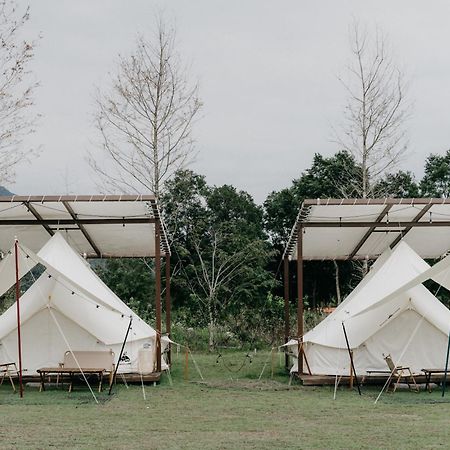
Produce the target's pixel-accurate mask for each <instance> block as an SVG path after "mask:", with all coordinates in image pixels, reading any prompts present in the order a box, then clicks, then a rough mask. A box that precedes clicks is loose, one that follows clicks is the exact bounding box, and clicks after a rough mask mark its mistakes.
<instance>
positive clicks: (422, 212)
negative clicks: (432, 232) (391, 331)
mask: <svg viewBox="0 0 450 450" xmlns="http://www.w3.org/2000/svg"><path fill="white" fill-rule="evenodd" d="M432 206H433V205H432V203H429V204H428V205H425V206H424V207H423V208H422V211H420V213H419V214H417V216H416V217H414V219H413V223H416V222H418V221H419V220H420V219H421V218H422V217H423V216H424V215H425V214H426V213H427V212H428V210H429V209H430V208H431V207H432ZM425 223H428V225H429V226H430V225H433V223H430V222H425ZM412 228H413V226H412V225H411V226H409V227H407V228H405V229H404V230H403V231H402V233H401V234H400V235H399V236H397V237H396V238H395V240H394V242H392V244H391V245H390V247H391V248H394V247H395V246H396V245H397V244H398V243H399V242H400V241H401V240H402V239H403V237H404V236H405V234H407V233H409V232H410V231H411V230H412Z"/></svg>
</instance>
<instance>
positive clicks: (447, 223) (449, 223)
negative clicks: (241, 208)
mask: <svg viewBox="0 0 450 450" xmlns="http://www.w3.org/2000/svg"><path fill="white" fill-rule="evenodd" d="M0 224H1V222H0ZM301 226H302V228H369V227H371V226H374V227H375V228H388V229H391V230H397V229H399V228H415V227H419V228H433V227H450V220H433V222H429V221H426V222H413V221H408V222H397V221H395V222H390V223H386V222H304V223H302V224H301ZM408 231H409V230H408Z"/></svg>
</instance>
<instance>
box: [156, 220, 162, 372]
mask: <svg viewBox="0 0 450 450" xmlns="http://www.w3.org/2000/svg"><path fill="white" fill-rule="evenodd" d="M160 233H161V222H160V220H159V219H156V222H155V311H156V371H157V372H161V247H160V245H161V242H160V241H161V236H160Z"/></svg>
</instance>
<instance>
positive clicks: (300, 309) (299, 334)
mask: <svg viewBox="0 0 450 450" xmlns="http://www.w3.org/2000/svg"><path fill="white" fill-rule="evenodd" d="M297 298H298V300H297V301H298V303H297V339H298V374H299V375H301V374H302V373H303V357H302V355H301V343H302V342H303V228H302V227H301V226H299V227H298V229H297Z"/></svg>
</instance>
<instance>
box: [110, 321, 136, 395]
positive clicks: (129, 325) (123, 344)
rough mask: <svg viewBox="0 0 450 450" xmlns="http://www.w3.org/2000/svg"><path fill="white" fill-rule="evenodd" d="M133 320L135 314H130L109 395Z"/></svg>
mask: <svg viewBox="0 0 450 450" xmlns="http://www.w3.org/2000/svg"><path fill="white" fill-rule="evenodd" d="M132 322H133V316H130V323H129V324H128V328H127V332H126V334H125V339H124V340H123V343H122V348H121V349H120V354H119V359H118V360H117V364H116V368H115V369H114V375H113V377H112V380H111V384H110V385H109V391H108V395H111V390H112V387H113V384H114V380H115V379H116V375H117V370H118V369H119V364H120V360H121V359H122V354H123V349H124V348H125V344H126V342H127V338H128V333H129V332H130V330H131V323H132Z"/></svg>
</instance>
